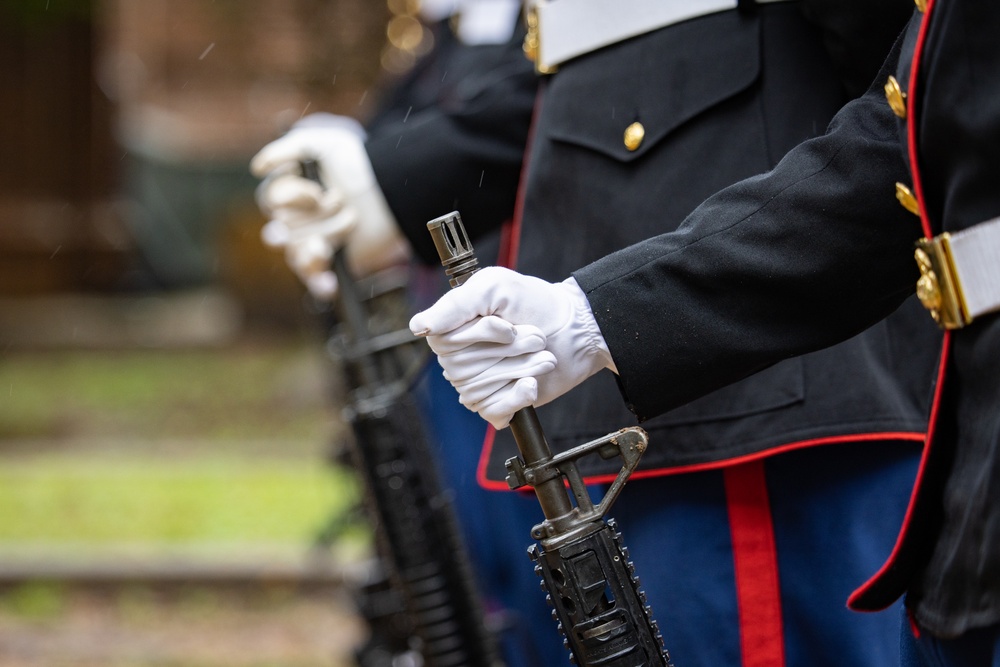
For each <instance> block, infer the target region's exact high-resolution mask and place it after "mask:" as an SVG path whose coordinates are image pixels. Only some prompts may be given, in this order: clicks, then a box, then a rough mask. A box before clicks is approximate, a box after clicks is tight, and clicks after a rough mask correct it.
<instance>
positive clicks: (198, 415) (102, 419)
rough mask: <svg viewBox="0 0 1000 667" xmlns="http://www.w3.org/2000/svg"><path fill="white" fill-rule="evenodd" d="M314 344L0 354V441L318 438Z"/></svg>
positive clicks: (323, 372)
mask: <svg viewBox="0 0 1000 667" xmlns="http://www.w3.org/2000/svg"><path fill="white" fill-rule="evenodd" d="M331 372H332V371H331V370H330V369H329V368H328V366H327V365H326V363H325V360H324V358H323V357H322V356H321V355H320V354H319V353H318V350H317V349H314V348H302V347H288V346H284V347H277V348H253V347H242V348H234V349H229V350H148V351H146V350H128V351H107V352H85V351H60V352H48V353H39V352H35V353H19V354H8V355H6V356H4V357H2V358H0V443H2V439H3V438H5V437H6V438H32V437H41V438H51V437H105V438H107V437H117V438H129V437H132V438H137V439H157V438H179V437H195V436H196V437H199V438H214V439H229V440H234V439H241V438H254V439H260V438H284V439H289V438H296V439H311V440H313V441H315V440H317V439H320V438H322V437H323V435H324V429H325V428H326V427H327V424H328V423H329V421H330V416H331V414H332V413H331V410H330V405H329V401H328V391H327V389H326V387H327V382H326V381H327V375H328V374H330V373H331ZM0 447H2V444H0Z"/></svg>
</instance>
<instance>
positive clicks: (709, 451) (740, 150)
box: [369, 0, 939, 665]
mask: <svg viewBox="0 0 1000 667" xmlns="http://www.w3.org/2000/svg"><path fill="white" fill-rule="evenodd" d="M560 2H561V4H562V5H563V6H564V7H568V6H569V5H571V4H572V3H569V2H565V1H562V0H560ZM560 2H556V3H551V5H543V6H539V8H538V9H539V10H541V11H540V14H539V16H538V20H539V24H536V27H537V28H538V29H540V35H539V38H540V47H541V49H540V51H541V54H544V53H545V45H546V43H547V41H546V26H550V27H551V26H552V25H553V24H552V23H546V21H547V20H548V21H551V20H556V21H568V20H573V19H574V17H573V16H572V15H571V16H570V17H569V18H566V15H565V14H562V15H560V14H551V13H546V12H551V10H552V9H553V8H555V7H556V6H558V5H559V4H560ZM661 4H664V3H661ZM665 4H669V3H665ZM681 4H682V5H683V4H685V3H681ZM888 6H889V5H883V6H879V7H878V8H877V9H879V10H881V11H888V10H887V9H886V8H887V7H888ZM892 9H894V10H897V11H899V10H900V5H898V4H897V5H893V6H892ZM567 11H569V10H567ZM615 11H617V12H620V11H624V10H623V9H622V8H621V7H618V8H616V10H615ZM872 12H873V7H872V6H870V5H866V6H864V7H861V6H857V7H853V8H852V7H848V6H844V5H843V4H842V3H841V4H840V6H838V7H831V6H830V5H829V4H827V3H809V2H806V3H791V2H790V3H765V4H760V5H758V4H755V3H748V4H745V5H744V6H743V7H741V8H737V6H736V3H735V2H734V3H733V4H732V6H731V7H730V8H729V9H728V10H719V11H715V12H709V13H707V14H705V15H703V16H687V17H685V18H683V19H682V20H677V21H676V22H673V23H668V24H666V25H663V26H662V27H659V28H657V29H652V30H647V31H645V32H640V33H639V34H635V35H631V36H629V37H627V38H624V39H620V40H619V41H616V42H614V43H612V44H607V45H604V46H602V47H601V48H595V49H593V50H590V51H586V52H584V53H582V54H576V55H575V56H574V57H570V58H568V59H567V60H565V61H558V62H553V61H552V60H548V61H545V62H543V63H541V66H542V68H543V69H544V70H545V71H548V72H550V74H546V75H543V80H542V86H543V91H542V94H541V95H540V98H539V102H538V110H537V113H536V115H535V121H534V123H535V124H534V129H533V138H532V144H531V148H530V152H529V155H528V159H527V166H526V171H525V173H524V176H523V179H524V187H523V191H522V195H521V197H522V205H521V214H520V216H519V218H518V219H517V220H516V221H515V225H513V233H512V237H513V238H514V240H515V243H512V244H511V248H512V252H511V253H510V255H511V256H510V257H508V259H507V261H508V262H509V263H510V265H513V266H516V267H517V268H518V269H519V270H521V271H523V272H524V273H527V274H530V275H535V276H540V277H543V278H547V279H555V278H557V277H559V276H564V275H566V274H567V273H568V272H569V271H570V270H571V269H573V268H575V267H576V266H578V265H579V264H581V263H585V262H587V261H591V260H593V259H596V258H597V257H599V256H601V255H603V254H605V253H606V252H608V251H609V250H610V249H614V248H618V247H624V246H627V245H629V244H631V243H634V242H636V241H638V240H640V239H642V238H645V237H647V236H649V235H651V234H654V233H658V232H660V231H666V230H667V229H670V228H672V227H673V226H675V225H676V224H677V223H678V222H679V221H680V220H682V219H683V218H684V216H685V215H686V214H687V213H688V212H690V211H691V210H692V209H693V208H694V207H695V206H697V205H698V204H699V203H700V202H701V201H702V200H703V199H704V198H706V197H708V196H709V195H711V194H712V193H714V192H716V191H717V190H719V189H722V188H724V187H725V186H727V185H729V184H731V183H733V182H736V181H738V180H740V179H742V178H745V177H747V176H751V175H753V174H756V173H760V172H764V171H767V170H768V169H769V168H771V167H772V166H774V164H775V162H776V161H777V159H778V158H780V156H782V155H783V154H784V153H785V152H786V151H787V150H789V149H790V148H792V147H793V146H794V145H796V144H797V143H799V142H800V141H802V140H803V139H806V138H808V137H811V136H814V135H815V134H817V133H818V132H821V131H822V129H823V128H825V126H826V124H827V123H828V121H829V119H830V118H831V117H832V115H833V113H834V112H835V111H836V110H837V109H838V108H839V107H840V106H841V105H842V104H843V103H844V102H845V101H846V100H847V99H848V95H849V94H850V93H851V92H853V93H857V92H860V90H863V88H864V86H865V85H866V83H867V82H869V81H870V79H871V78H872V77H873V76H874V74H875V72H876V71H877V68H878V66H879V64H881V62H882V59H883V57H884V55H885V52H887V51H888V49H889V46H890V45H891V42H892V40H893V39H894V38H895V36H896V35H897V34H898V31H899V30H900V29H901V28H902V26H903V24H904V22H905V19H906V17H908V15H909V12H910V7H909V6H908V5H904V6H902V9H901V11H900V12H899V13H898V14H896V15H895V18H894V19H892V20H890V19H887V18H886V17H885V16H880V15H877V14H873V13H872ZM638 13H640V14H641V13H642V12H638ZM805 15H808V16H810V17H812V18H813V19H815V22H810V21H807V20H806V19H805V18H804V16H805ZM553 17H554V18H553ZM674 18H676V17H674ZM582 20H583V19H580V21H582ZM586 20H587V21H588V22H589V23H601V21H594V20H593V17H587V19H586ZM603 23H605V24H614V17H610V18H609V17H605V20H604V21H603ZM556 25H558V24H556ZM873 26H883V30H884V32H883V34H882V36H881V38H871V37H866V38H865V39H862V38H861V37H860V35H861V34H862V33H863V32H864V30H865V29H868V30H872V29H873ZM647 27H648V26H647ZM549 34H551V33H549ZM851 35H853V36H854V37H853V39H854V41H855V42H861V43H864V44H866V45H867V46H871V44H873V43H874V44H877V45H878V46H875V47H873V49H874V51H875V54H876V55H875V56H874V57H867V59H866V58H863V57H861V56H859V54H858V51H856V50H850V49H846V48H843V46H844V45H845V44H846V43H849V42H850V39H849V37H850V36H851ZM845 40H846V42H845ZM529 41H530V40H529ZM831 45H840V46H841V47H842V50H838V49H836V48H835V47H834V46H831ZM570 52H571V53H575V52H573V51H570ZM831 53H833V54H835V55H836V56H837V57H831ZM541 54H540V55H539V57H544V55H541ZM556 59H557V60H558V57H557V58H556ZM553 68H554V69H555V70H556V71H555V72H552V70H553ZM859 71H860V72H863V74H861V75H857V74H856V75H855V76H853V77H850V78H846V80H847V82H848V83H847V84H846V85H845V83H843V81H844V80H845V77H842V76H838V74H843V73H846V72H854V73H857V72H859ZM859 78H861V79H862V80H864V81H865V83H863V84H860V86H859V84H858V83H857V81H858V79H859ZM848 90H849V92H847V91H848ZM414 134H416V133H415V132H414V131H412V130H411V131H409V133H405V134H402V135H401V137H402V138H401V142H400V146H399V148H405V146H406V145H407V142H408V141H411V140H412V138H413V136H414ZM461 138H462V137H461V136H460V135H456V136H455V137H454V138H449V139H448V141H449V143H452V142H455V143H457V142H458V141H459V140H461ZM419 146H420V148H423V144H419ZM398 150H399V149H397V148H396V147H393V148H392V151H385V152H384V153H383V152H379V151H377V150H373V149H372V148H371V147H370V148H369V155H370V156H371V158H372V162H373V166H374V168H375V171H376V173H377V174H378V180H379V183H380V185H381V186H382V189H383V192H385V193H386V197H387V200H388V201H389V202H390V205H391V202H394V201H407V202H409V198H407V194H406V192H404V189H406V190H408V189H410V188H413V187H414V186H415V185H416V187H417V188H418V189H419V190H421V191H422V192H424V193H426V197H428V202H427V205H425V206H416V207H413V206H410V205H408V206H406V207H405V210H404V209H403V208H401V209H400V210H399V211H398V212H397V219H398V220H399V222H400V225H401V226H402V228H403V230H404V231H405V232H406V233H407V236H408V238H409V240H410V242H411V244H412V245H413V247H414V248H416V249H418V251H420V252H422V253H423V254H425V257H426V259H427V260H428V261H434V258H435V255H434V251H433V249H432V248H431V247H430V242H429V241H430V240H429V237H428V236H427V235H426V231H425V230H424V223H425V222H426V220H427V219H429V218H432V217H436V216H437V215H439V214H440V213H441V212H442V211H445V210H447V209H450V208H452V207H453V206H454V204H453V203H452V202H451V201H449V198H448V197H447V196H442V195H443V194H444V192H442V190H441V188H440V187H439V186H436V185H435V184H434V181H435V176H436V174H434V172H433V171H431V170H430V169H427V170H425V171H423V172H421V173H419V174H417V173H415V172H416V171H417V170H415V169H414V168H413V165H412V164H409V163H408V162H407V161H406V159H405V157H404V158H403V159H400V155H399V152H398ZM435 155H436V154H435ZM448 163H449V160H448V159H447V157H441V158H440V159H429V160H426V161H425V162H422V163H419V164H422V165H423V166H430V165H434V166H435V167H437V166H438V165H439V164H446V165H447V164H448ZM473 173H476V174H478V173H483V172H482V171H473ZM489 176H490V173H489V171H486V177H487V178H489ZM445 192H446V191H445ZM457 208H459V209H460V210H461V211H462V214H463V217H464V218H465V219H466V222H467V226H468V227H470V229H471V230H472V232H473V233H474V234H475V233H476V232H477V231H479V230H480V229H482V227H481V225H482V222H481V218H480V216H479V215H478V213H477V212H476V211H475V210H471V211H469V212H468V213H467V212H466V208H465V207H464V206H463V205H462V202H461V201H459V203H458V206H457ZM515 254H516V258H515V257H514V256H513V255H515ZM899 331H902V332H905V333H898V332H899ZM900 338H905V339H907V341H908V342H907V345H912V346H913V348H914V349H918V350H921V351H922V352H926V353H927V355H926V357H927V358H929V357H931V356H933V350H935V349H937V347H938V346H939V334H938V333H937V331H936V329H935V327H933V325H932V324H930V323H928V322H926V321H925V318H924V317H923V316H922V315H921V313H920V311H919V306H917V305H916V304H915V303H910V304H908V305H907V307H906V310H905V311H903V312H901V313H900V315H899V316H898V317H897V318H894V319H893V320H892V321H891V322H887V323H885V324H883V325H879V326H878V327H877V328H876V329H874V330H872V331H869V332H867V333H865V334H864V335H863V336H862V337H861V338H859V339H856V340H854V341H851V342H849V343H847V344H845V345H844V346H843V347H841V348H839V349H834V350H830V351H826V352H823V353H821V354H819V355H811V356H809V357H805V358H801V359H793V360H789V361H787V362H785V363H783V364H780V365H778V366H775V367H774V368H772V369H770V370H768V371H767V372H765V373H764V374H762V375H760V376H758V377H755V378H752V379H750V380H748V381H746V382H744V383H742V384H741V385H739V386H736V387H733V388H730V389H727V390H725V391H723V392H720V393H717V394H715V395H712V396H709V397H707V398H705V399H702V400H701V401H698V402H696V403H693V404H691V405H688V406H685V407H683V408H681V409H679V410H676V411H674V412H672V413H671V414H668V415H666V416H665V417H663V418H660V419H657V420H650V421H647V422H645V423H644V424H643V426H644V427H646V428H647V430H649V432H650V435H651V441H652V445H651V448H650V451H649V452H648V454H647V455H646V461H645V462H644V464H643V470H642V471H640V473H638V475H637V477H646V478H648V479H646V480H643V481H639V480H635V481H633V482H632V483H631V484H630V486H629V487H628V488H627V490H626V493H625V494H624V495H623V497H622V498H621V499H620V500H619V501H618V504H617V505H616V508H615V512H614V514H615V516H616V518H618V519H619V521H620V522H621V524H622V526H623V529H624V531H625V538H626V543H627V545H628V546H629V548H630V551H631V552H632V554H633V556H634V558H635V561H636V564H637V568H638V572H639V573H640V576H641V578H642V580H643V582H644V587H645V589H646V593H647V595H648V596H649V599H650V601H651V604H652V607H653V612H654V616H655V617H656V618H657V619H658V620H659V622H660V625H661V627H662V628H663V632H664V635H665V638H666V641H667V646H668V649H669V650H670V651H671V654H672V656H673V657H674V659H675V660H676V661H677V662H678V663H679V664H704V665H717V664H745V665H754V664H767V665H780V664H785V663H786V662H787V663H788V664H797V663H798V662H800V661H801V660H802V656H803V655H810V656H811V658H810V659H811V660H812V664H822V661H820V662H818V663H817V662H815V655H816V654H817V653H818V654H825V655H827V656H829V658H828V659H829V660H831V661H833V660H845V659H846V660H848V661H850V662H853V663H856V664H872V665H882V664H886V663H887V662H892V661H894V660H895V657H896V638H895V625H896V618H895V617H894V616H891V615H883V616H866V617H859V616H857V615H853V614H850V613H849V612H848V611H847V610H846V609H844V605H843V602H844V600H845V599H846V597H847V595H848V594H849V592H850V591H851V590H852V588H853V586H854V585H856V584H857V583H858V581H860V580H862V579H863V578H864V576H866V574H867V573H868V572H870V571H871V569H872V568H873V567H875V566H876V565H877V563H878V562H880V559H881V558H882V557H884V555H885V554H886V553H888V551H889V550H890V549H891V544H892V536H893V533H894V527H895V525H896V524H897V523H898V521H899V519H900V518H901V516H902V513H903V510H904V508H905V501H906V496H907V490H908V488H909V486H910V484H911V483H912V479H913V474H914V471H915V468H916V461H917V459H918V456H919V443H920V442H922V441H923V439H924V435H925V431H926V410H927V405H928V403H929V400H930V393H929V387H930V385H931V383H932V377H933V373H934V369H935V366H934V364H933V362H932V361H926V362H925V363H922V364H908V365H902V364H898V363H897V359H895V358H894V356H893V354H892V351H891V347H890V344H889V341H890V340H893V339H900ZM848 389H850V390H851V392H853V393H849V392H848V391H847V390H848ZM617 395H618V392H617V389H616V388H615V384H614V380H613V379H612V378H611V377H610V376H607V377H600V376H599V377H595V378H593V379H592V380H591V381H590V382H588V383H587V384H586V385H584V386H582V387H581V388H580V389H578V390H576V391H574V392H573V393H571V394H570V395H569V396H566V397H565V398H561V399H560V400H558V401H556V402H554V403H552V404H550V405H547V406H544V407H542V408H541V409H540V410H539V416H540V418H541V420H542V424H543V426H544V427H545V430H546V435H547V437H548V439H549V441H550V442H551V443H552V444H553V446H554V447H555V448H557V449H565V448H568V447H570V446H573V445H576V444H579V443H581V442H585V441H587V440H590V439H593V438H595V437H598V436H601V435H604V434H605V433H608V432H610V431H613V430H615V429H617V428H620V427H622V426H625V425H628V424H630V423H634V417H633V416H632V415H630V414H629V412H628V411H627V409H626V408H625V406H623V405H622V404H621V402H620V401H618V399H617ZM491 438H492V439H491ZM461 444H462V443H456V445H461ZM876 444H877V446H878V447H880V449H879V450H878V451H877V452H875V453H874V454H871V453H869V452H870V450H871V448H872V447H874V446H876ZM820 445H823V447H820ZM792 450H794V451H792ZM514 453H515V450H514V446H513V442H512V440H511V439H510V437H509V435H508V432H506V431H500V432H497V433H496V434H491V437H488V439H487V442H486V443H485V446H484V452H483V457H482V460H481V461H480V466H479V470H480V472H481V475H480V478H481V481H482V483H483V484H484V485H485V486H487V487H488V488H493V489H497V490H505V489H506V484H505V482H504V475H505V471H504V468H503V461H505V460H506V459H507V458H508V457H509V456H511V455H513V454H514ZM588 463H589V464H592V466H591V467H589V468H588V469H587V470H586V472H587V473H589V474H590V475H591V479H592V480H594V481H598V482H599V481H602V480H604V479H606V475H607V474H608V473H609V472H610V470H609V468H607V467H601V463H602V462H600V461H592V462H588ZM821 471H822V472H823V473H825V475H826V477H825V479H826V480H827V481H826V484H825V485H824V487H823V491H822V492H820V491H819V488H820V487H818V486H816V485H815V483H816V482H817V479H818V478H819V477H820V475H821ZM834 471H836V472H834ZM876 480H877V482H878V484H879V486H877V487H876V486H875V481H876ZM875 489H877V490H875ZM748 508H752V510H753V511H747V509H748ZM873 508H877V509H875V511H873ZM818 517H823V522H821V521H819V519H818ZM536 520H537V519H536ZM841 525H853V526H854V532H852V533H849V534H850V535H851V539H850V540H846V541H845V540H843V539H842V536H843V535H844V532H843V531H841V530H837V528H836V527H837V526H841ZM862 527H863V528H862ZM761 534H763V535H767V536H769V539H765V540H757V539H756V538H755V536H756V535H761ZM833 554H837V557H836V559H835V560H834V559H833V558H831V556H832V555H833ZM848 554H850V555H848ZM827 558H829V562H830V563H831V565H830V567H828V568H824V567H823V566H822V565H819V561H821V560H824V559H827ZM807 565H808V566H810V567H820V568H822V569H824V570H825V571H826V572H827V575H826V576H825V577H823V578H815V577H811V576H808V575H807V574H804V573H805V572H811V570H810V569H807V568H806V566H807ZM538 613H539V621H538V623H539V624H543V623H545V622H546V621H545V620H544V610H539V612H538ZM712 626H723V627H728V628H731V629H732V631H731V632H727V633H724V634H723V635H717V636H715V637H714V639H713V641H710V642H709V641H705V635H706V628H708V627H712ZM824 642H825V643H824Z"/></svg>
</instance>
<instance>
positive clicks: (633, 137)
mask: <svg viewBox="0 0 1000 667" xmlns="http://www.w3.org/2000/svg"><path fill="white" fill-rule="evenodd" d="M645 136H646V128H644V127H643V126H642V123H640V122H638V121H636V122H635V123H632V124H631V125H629V126H628V127H626V128H625V148H627V149H629V150H630V151H634V150H636V149H637V148H639V146H641V145H642V140H643V138H644V137H645Z"/></svg>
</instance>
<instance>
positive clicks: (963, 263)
mask: <svg viewBox="0 0 1000 667" xmlns="http://www.w3.org/2000/svg"><path fill="white" fill-rule="evenodd" d="M950 236H951V238H950V245H951V257H952V263H953V265H954V267H955V273H956V275H957V277H958V285H959V289H960V290H961V295H962V298H963V301H964V306H965V310H966V312H967V315H968V318H969V319H970V320H971V319H972V318H975V317H978V316H979V315H984V314H986V313H990V312H993V311H994V310H1000V218H994V219H993V220H988V221H987V222H982V223H979V224H978V225H975V226H973V227H969V228H968V229H963V230H962V231H960V232H954V233H952V234H951V235H950Z"/></svg>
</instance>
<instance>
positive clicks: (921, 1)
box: [913, 0, 927, 12]
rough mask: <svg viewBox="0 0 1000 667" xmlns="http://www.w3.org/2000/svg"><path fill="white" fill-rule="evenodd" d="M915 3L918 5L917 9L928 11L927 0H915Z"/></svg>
mask: <svg viewBox="0 0 1000 667" xmlns="http://www.w3.org/2000/svg"><path fill="white" fill-rule="evenodd" d="M913 4H915V5H916V6H917V11H918V12H926V11H927V0H913Z"/></svg>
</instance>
